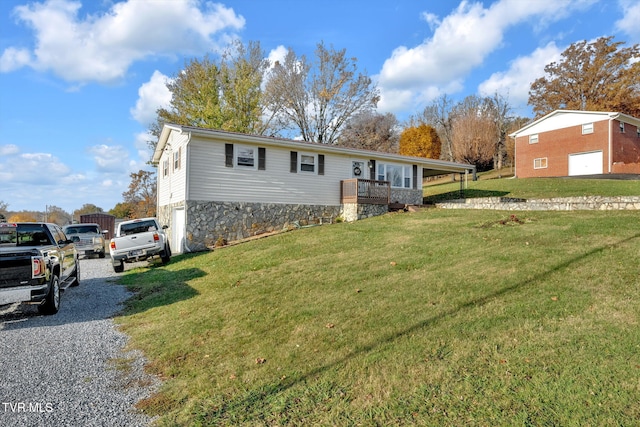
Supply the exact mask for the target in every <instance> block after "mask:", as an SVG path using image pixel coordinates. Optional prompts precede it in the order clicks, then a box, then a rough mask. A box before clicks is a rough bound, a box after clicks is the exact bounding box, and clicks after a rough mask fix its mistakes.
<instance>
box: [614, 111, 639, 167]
mask: <svg viewBox="0 0 640 427" xmlns="http://www.w3.org/2000/svg"><path fill="white" fill-rule="evenodd" d="M611 137H612V138H611V139H612V141H613V143H612V145H613V150H612V151H613V153H612V155H611V157H613V164H612V165H611V172H612V173H634V174H635V173H640V136H638V128H637V127H635V126H633V125H630V124H628V123H625V125H624V132H620V124H619V123H618V122H614V125H613V129H612V133H611Z"/></svg>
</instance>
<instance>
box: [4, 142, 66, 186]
mask: <svg viewBox="0 0 640 427" xmlns="http://www.w3.org/2000/svg"><path fill="white" fill-rule="evenodd" d="M5 147H10V148H9V150H8V151H9V152H8V153H4V154H17V151H16V149H14V148H13V147H12V146H5ZM2 160H3V162H1V163H0V173H1V175H2V180H3V181H4V182H9V183H11V184H41V185H43V186H46V185H47V183H46V182H43V180H42V171H47V173H48V174H50V175H51V176H55V177H57V178H64V177H66V176H67V175H68V174H69V173H70V171H71V169H70V168H69V167H68V166H67V165H65V164H64V163H62V162H61V161H60V159H58V158H57V157H55V156H53V155H52V154H49V153H23V154H17V159H15V158H14V159H8V158H6V157H4V158H3V159H2Z"/></svg>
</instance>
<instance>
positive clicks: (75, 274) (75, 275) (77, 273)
mask: <svg viewBox="0 0 640 427" xmlns="http://www.w3.org/2000/svg"><path fill="white" fill-rule="evenodd" d="M71 277H73V283H71V285H70V286H72V287H74V286H80V260H79V259H78V258H76V271H74V272H73V275H72V276H71Z"/></svg>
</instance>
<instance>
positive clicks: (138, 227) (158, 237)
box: [109, 218, 171, 273]
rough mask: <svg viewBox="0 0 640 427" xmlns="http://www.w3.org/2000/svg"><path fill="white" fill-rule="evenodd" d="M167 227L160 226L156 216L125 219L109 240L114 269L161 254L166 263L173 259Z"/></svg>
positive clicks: (163, 261) (119, 270) (121, 269)
mask: <svg viewBox="0 0 640 427" xmlns="http://www.w3.org/2000/svg"><path fill="white" fill-rule="evenodd" d="M166 228H167V227H166V226H164V227H160V225H159V224H158V220H157V219H155V218H141V219H133V220H130V221H123V222H121V223H120V224H118V226H117V227H116V235H115V237H114V238H113V239H111V242H109V254H110V255H111V262H112V264H113V270H114V271H115V272H116V273H122V272H123V271H124V263H125V262H127V263H129V262H135V261H143V260H145V259H148V258H151V257H154V256H159V257H160V259H161V261H162V263H163V264H166V263H168V262H169V260H170V259H171V248H170V247H169V241H168V240H167V236H166V234H165V233H164V230H165V229H166Z"/></svg>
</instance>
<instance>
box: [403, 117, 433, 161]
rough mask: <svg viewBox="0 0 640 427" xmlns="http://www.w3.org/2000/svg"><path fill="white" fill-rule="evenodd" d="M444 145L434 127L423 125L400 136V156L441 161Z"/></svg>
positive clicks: (409, 129)
mask: <svg viewBox="0 0 640 427" xmlns="http://www.w3.org/2000/svg"><path fill="white" fill-rule="evenodd" d="M441 148H442V143H441V142H440V137H439V136H438V132H437V131H436V129H435V128H434V127H433V126H430V125H426V124H421V125H419V126H411V127H408V128H406V129H405V130H404V131H403V132H402V134H401V135H400V154H402V155H405V156H415V157H425V158H427V159H439V158H440V150H441Z"/></svg>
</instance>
